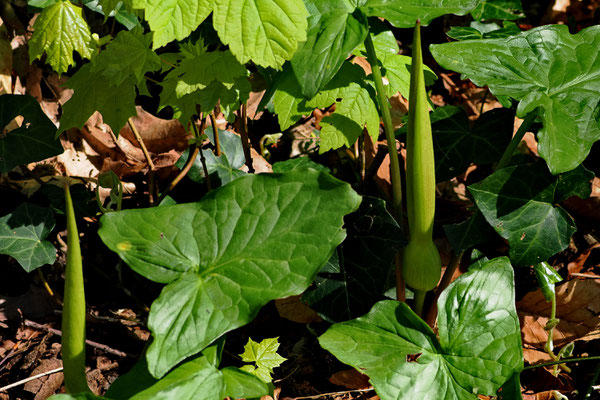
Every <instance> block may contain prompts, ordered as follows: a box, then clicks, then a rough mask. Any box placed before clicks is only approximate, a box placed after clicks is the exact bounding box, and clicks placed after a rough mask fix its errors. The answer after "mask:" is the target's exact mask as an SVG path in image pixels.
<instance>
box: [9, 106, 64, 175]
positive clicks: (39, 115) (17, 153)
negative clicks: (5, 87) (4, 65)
mask: <svg viewBox="0 0 600 400" xmlns="http://www.w3.org/2000/svg"><path fill="white" fill-rule="evenodd" d="M0 125H1V126H2V127H3V129H4V130H6V131H8V129H10V128H11V127H13V126H12V125H14V128H15V129H13V130H10V131H8V132H6V131H5V132H2V134H0V172H8V171H10V170H11V169H13V168H14V167H16V166H17V165H19V164H28V163H30V162H34V161H40V160H43V159H45V158H48V157H52V156H55V155H57V154H60V153H62V152H63V148H62V146H61V145H60V142H59V141H58V140H56V139H55V134H56V126H54V124H53V123H52V121H50V119H49V118H48V117H47V116H46V114H44V112H43V111H42V109H41V108H40V104H39V103H38V102H37V101H36V100H35V99H34V98H33V97H31V96H29V95H12V94H5V95H2V96H0Z"/></svg>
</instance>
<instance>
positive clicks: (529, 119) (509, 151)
mask: <svg viewBox="0 0 600 400" xmlns="http://www.w3.org/2000/svg"><path fill="white" fill-rule="evenodd" d="M535 117H537V115H536V113H535V112H530V113H529V114H527V116H526V117H525V120H524V121H523V123H522V124H521V126H520V127H519V130H518V131H517V133H516V134H515V136H513V138H512V139H511V141H510V143H509V144H508V147H507V148H506V150H504V154H502V158H501V159H500V161H498V164H497V165H496V168H494V169H495V170H499V169H502V168H504V167H506V164H508V161H509V160H510V157H512V155H513V153H514V152H515V150H516V149H517V146H518V145H519V143H521V140H522V139H523V136H525V133H527V130H528V129H529V127H530V126H531V124H532V123H533V121H535Z"/></svg>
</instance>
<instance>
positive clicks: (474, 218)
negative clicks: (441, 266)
mask: <svg viewBox="0 0 600 400" xmlns="http://www.w3.org/2000/svg"><path fill="white" fill-rule="evenodd" d="M444 232H446V236H447V237H448V241H449V242H450V246H452V250H454V251H455V252H456V253H457V254H458V253H460V252H461V251H465V250H468V249H470V248H471V247H475V246H477V245H478V244H481V243H486V242H491V241H492V240H494V239H495V238H497V237H498V236H497V234H496V232H495V231H494V229H492V227H491V226H490V224H488V223H487V221H486V220H485V217H484V216H483V214H481V211H479V210H476V211H475V212H474V213H473V215H471V216H470V217H469V219H467V220H466V221H463V222H460V223H458V224H452V225H444Z"/></svg>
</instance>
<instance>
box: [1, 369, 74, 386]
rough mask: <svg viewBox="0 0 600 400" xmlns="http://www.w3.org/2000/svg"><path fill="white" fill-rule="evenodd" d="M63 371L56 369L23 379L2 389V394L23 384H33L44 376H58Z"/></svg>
mask: <svg viewBox="0 0 600 400" xmlns="http://www.w3.org/2000/svg"><path fill="white" fill-rule="evenodd" d="M62 370H63V367H60V368H55V369H51V370H50V371H46V372H42V373H41V374H37V375H34V376H30V377H29V378H25V379H21V380H20V381H18V382H15V383H11V384H10V385H6V386H4V387H1V388H0V392H4V391H6V390H8V389H12V388H14V387H17V386H20V385H23V384H25V383H27V382H31V381H34V380H36V379H39V378H43V377H44V376H47V375H52V374H56V373H57V372H62Z"/></svg>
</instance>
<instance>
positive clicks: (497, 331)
mask: <svg viewBox="0 0 600 400" xmlns="http://www.w3.org/2000/svg"><path fill="white" fill-rule="evenodd" d="M438 309H439V317H438V327H439V340H438V338H436V336H435V334H434V333H433V331H432V330H431V328H430V327H429V326H428V325H427V324H426V323H425V322H423V321H422V320H421V319H420V318H419V317H418V316H417V315H416V314H415V313H414V312H413V311H412V310H411V309H410V308H409V307H408V306H407V305H406V304H405V303H399V302H394V301H382V302H379V303H377V304H376V305H375V306H374V307H373V309H372V310H371V312H369V313H368V314H367V315H365V316H364V317H361V318H358V319H356V320H353V321H348V322H343V323H340V324H335V325H333V326H332V327H331V328H329V330H328V331H327V332H325V334H324V335H322V336H321V337H320V338H319V343H320V344H321V346H322V347H323V348H325V349H327V350H329V351H330V352H332V353H333V354H334V355H335V356H336V357H337V358H338V359H339V360H340V361H342V362H344V363H346V364H349V365H352V366H353V367H355V368H357V369H359V370H360V371H361V372H362V373H364V374H366V375H368V376H369V377H370V378H371V379H370V381H371V383H372V384H373V386H374V388H375V390H376V391H377V394H378V395H379V396H380V397H381V399H382V400H413V399H426V400H429V399H431V400H433V399H440V398H443V399H445V400H475V399H477V395H476V394H485V395H495V394H496V391H497V390H498V388H500V387H501V386H502V385H503V384H504V383H505V382H506V381H507V380H508V379H509V378H511V377H512V376H513V375H514V374H515V373H516V372H519V371H520V370H521V369H522V367H523V355H522V349H521V333H520V328H519V320H518V317H517V312H516V309H515V304H514V277H513V270H512V267H511V265H510V263H509V261H508V259H507V258H504V257H503V258H496V259H494V260H491V261H488V262H485V263H484V264H482V265H481V267H479V268H477V267H476V268H472V269H471V270H470V271H469V272H468V273H466V274H464V275H463V276H461V277H459V278H458V279H457V280H456V281H454V282H453V283H452V284H451V285H450V286H449V287H448V288H447V289H446V290H445V291H444V292H443V293H442V295H441V296H440V298H439V300H438ZM407 358H408V359H407Z"/></svg>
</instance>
